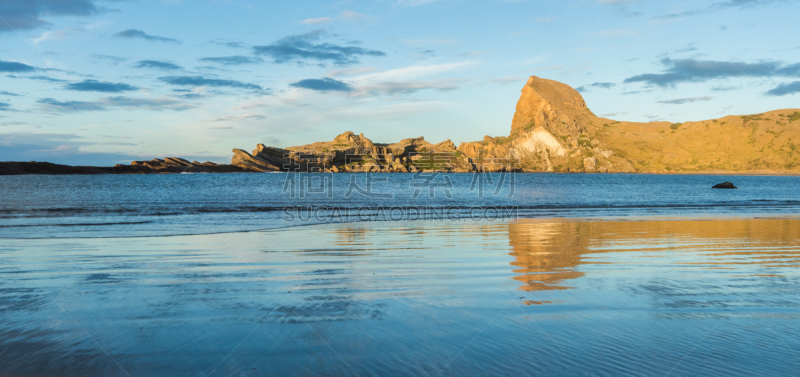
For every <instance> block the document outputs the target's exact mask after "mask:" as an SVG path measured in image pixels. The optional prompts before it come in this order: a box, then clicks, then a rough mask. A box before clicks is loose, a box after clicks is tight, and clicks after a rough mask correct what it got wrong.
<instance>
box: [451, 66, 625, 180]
mask: <svg viewBox="0 0 800 377" xmlns="http://www.w3.org/2000/svg"><path fill="white" fill-rule="evenodd" d="M598 119H600V118H598V117H596V116H595V115H594V114H593V113H592V112H591V111H589V108H588V107H587V106H586V102H584V100H583V97H581V95H580V93H578V92H577V91H576V90H574V89H572V88H570V87H569V86H567V85H565V84H562V83H560V82H556V81H552V80H545V79H541V78H538V77H535V76H532V77H531V78H530V79H529V80H528V82H527V84H525V87H523V88H522V95H521V96H520V99H519V101H518V102H517V110H516V112H515V113H514V118H513V120H512V121H511V133H510V135H509V136H508V137H490V136H486V137H484V140H483V141H480V142H472V143H462V144H461V145H460V146H459V147H458V150H459V151H460V152H462V153H463V154H464V155H465V156H466V157H468V158H470V159H472V161H474V162H475V164H476V166H477V168H478V169H480V170H487V171H495V170H500V169H509V167H511V169H513V170H521V171H561V172H591V173H594V172H596V171H600V172H615V171H616V172H619V171H623V172H630V171H634V168H633V166H632V165H631V164H630V163H629V162H628V161H627V160H625V159H623V158H619V157H615V156H614V152H613V151H612V150H611V149H610V148H609V147H607V146H606V145H605V144H604V143H603V142H602V140H598V139H597V138H593V137H591V136H590V135H592V134H594V131H595V129H596V124H598V123H599V120H598ZM588 161H592V162H594V163H593V164H590V163H587V162H588Z"/></svg>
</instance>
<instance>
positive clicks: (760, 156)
mask: <svg viewBox="0 0 800 377" xmlns="http://www.w3.org/2000/svg"><path fill="white" fill-rule="evenodd" d="M798 148H800V111H798V109H785V110H775V111H771V112H767V113H763V114H755V115H745V116H727V117H724V118H720V119H711V120H704V121H697V122H686V123H670V122H651V123H637V122H624V121H615V120H612V119H607V118H601V117H597V116H595V115H594V114H593V113H592V112H591V111H590V110H589V108H588V107H587V106H586V103H585V102H584V100H583V98H582V97H581V95H580V93H578V92H577V91H575V90H574V89H572V88H570V87H569V86H567V85H565V84H562V83H559V82H556V81H552V80H545V79H541V78H538V77H535V76H534V77H531V78H530V79H529V80H528V82H527V84H526V85H525V86H524V87H523V89H522V94H521V96H520V99H519V101H518V102H517V108H516V113H515V114H514V118H513V120H512V123H511V132H510V134H509V136H508V137H490V136H486V137H485V138H484V140H483V141H480V142H472V143H462V144H461V145H460V146H459V148H458V150H459V151H460V152H462V153H463V154H464V155H465V156H466V157H468V158H471V159H472V160H473V161H475V163H476V165H477V166H478V167H479V168H486V169H488V170H492V166H496V165H497V163H496V161H504V162H506V163H513V164H515V165H516V166H517V167H518V169H519V170H522V171H555V172H640V173H664V172H680V173H703V172H706V173H723V172H732V173H743V172H752V173H800V153H795V150H796V149H798ZM484 165H485V166H484Z"/></svg>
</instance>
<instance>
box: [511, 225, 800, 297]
mask: <svg viewBox="0 0 800 377" xmlns="http://www.w3.org/2000/svg"><path fill="white" fill-rule="evenodd" d="M508 227H509V228H508V237H509V244H510V246H511V249H512V252H511V253H510V255H511V256H513V257H514V258H515V260H514V261H513V262H511V265H512V266H514V267H515V269H514V273H516V274H517V275H516V276H515V277H514V279H516V280H518V281H520V282H522V283H523V285H522V286H521V287H520V289H521V290H523V291H527V292H533V291H549V290H561V289H569V288H571V285H570V280H571V279H576V278H580V277H582V276H584V273H583V272H581V271H580V269H579V266H580V265H583V264H595V263H608V262H601V261H598V259H601V258H603V256H602V255H599V254H601V253H623V252H624V253H626V254H628V255H629V257H630V258H632V261H629V262H626V263H628V264H629V266H628V268H632V269H651V268H653V271H656V269H655V268H654V266H663V267H671V268H682V269H685V268H690V269H693V270H694V271H696V272H697V273H698V274H705V273H707V272H708V271H709V270H731V273H732V274H737V275H741V276H751V277H759V276H761V277H765V276H774V277H781V276H782V275H781V269H782V268H787V267H789V268H796V267H798V266H800V262H799V261H800V226H798V222H797V220H778V219H772V220H767V219H764V220H726V221H616V222H606V221H602V222H600V221H598V222H567V221H564V222H549V223H548V222H541V221H535V220H528V221H519V222H516V223H511V224H509V225H508ZM590 254H591V255H590ZM679 255H680V262H674V260H675V258H678V256H679ZM639 258H646V259H639ZM615 259H616V260H619V257H615ZM637 263H638V264H637ZM645 282H647V280H645ZM753 284H756V285H757V284H762V283H761V282H760V281H755V282H754V283H753ZM724 288H725V287H721V288H720V289H723V290H724ZM680 289H681V287H680V285H675V284H673V285H672V286H670V284H662V283H660V282H658V281H652V282H649V283H647V284H643V285H641V286H636V287H628V288H627V290H628V291H629V292H630V293H632V294H646V295H650V296H654V299H656V300H662V301H663V302H662V303H661V305H663V306H665V307H685V306H686V305H689V304H691V305H711V306H714V305H715V304H714V303H709V302H706V301H703V300H700V299H698V300H695V301H692V300H687V299H686V297H683V300H678V299H677V298H680V297H682V296H681V294H676V293H675V292H672V291H671V290H680ZM688 291H692V289H689V290H688ZM700 291H702V290H700ZM700 291H698V292H700ZM701 293H702V292H701ZM682 294H684V295H685V294H686V292H683V293H682ZM698 294H700V293H698ZM673 296H674V297H673ZM688 296H692V295H691V294H690V295H688ZM528 303H540V302H536V301H530V302H528Z"/></svg>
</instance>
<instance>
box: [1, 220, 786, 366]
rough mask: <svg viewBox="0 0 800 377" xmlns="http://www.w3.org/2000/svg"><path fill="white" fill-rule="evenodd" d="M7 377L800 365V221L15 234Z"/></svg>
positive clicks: (5, 249) (4, 328)
mask: <svg viewBox="0 0 800 377" xmlns="http://www.w3.org/2000/svg"><path fill="white" fill-rule="evenodd" d="M0 258H2V262H0V265H1V266H2V268H1V269H0V284H1V285H0V310H1V311H2V317H0V375H13V376H22V375H77V376H84V375H276V376H285V375H398V374H406V375H431V376H437V375H459V376H461V375H512V374H513V375H575V376H587V375H588V376H612V375H641V376H653V375H656V376H719V375H726V376H752V375H770V376H786V375H796V374H797V371H798V370H800V322H798V320H800V310H799V309H800V293H798V292H800V279H799V278H800V272H798V264H800V220H793V219H761V220H759V219H750V220H729V221H723V220H717V221H592V222H585V221H571V220H519V221H496V222H491V223H490V222H463V221H462V222H454V221H435V222H426V221H415V222H360V223H353V224H327V225H317V226H309V227H293V228H288V229H282V230H270V231H263V232H250V233H227V234H207V235H192V236H177V237H146V238H88V239H7V240H4V242H3V243H2V246H0Z"/></svg>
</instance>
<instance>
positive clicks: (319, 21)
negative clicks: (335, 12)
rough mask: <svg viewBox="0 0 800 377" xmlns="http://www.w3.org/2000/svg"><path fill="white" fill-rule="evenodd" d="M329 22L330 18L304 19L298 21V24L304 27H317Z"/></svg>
mask: <svg viewBox="0 0 800 377" xmlns="http://www.w3.org/2000/svg"><path fill="white" fill-rule="evenodd" d="M330 20H331V18H330V17H320V18H309V19H305V20H303V21H300V23H301V24H306V25H319V24H324V23H327V22H330Z"/></svg>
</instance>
